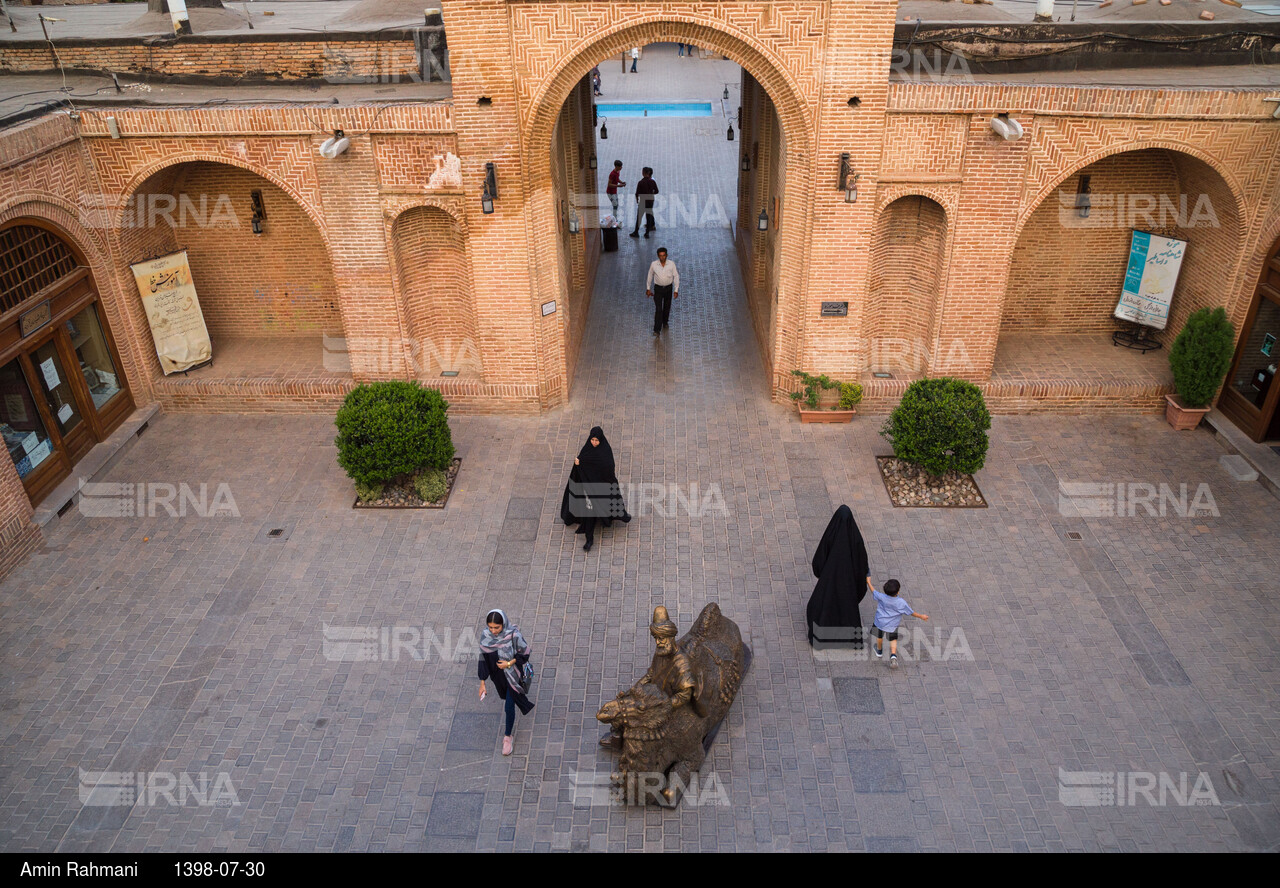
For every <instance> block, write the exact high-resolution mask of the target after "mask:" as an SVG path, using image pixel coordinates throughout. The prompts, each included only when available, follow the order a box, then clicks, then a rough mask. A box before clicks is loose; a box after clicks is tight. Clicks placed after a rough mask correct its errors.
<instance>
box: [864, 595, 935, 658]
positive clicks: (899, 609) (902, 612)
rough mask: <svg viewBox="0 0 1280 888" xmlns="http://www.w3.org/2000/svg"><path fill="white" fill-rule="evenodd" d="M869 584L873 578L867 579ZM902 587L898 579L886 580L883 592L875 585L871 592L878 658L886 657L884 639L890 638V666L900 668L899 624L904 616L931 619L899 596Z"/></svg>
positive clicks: (872, 628) (873, 631)
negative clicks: (873, 601) (913, 608)
mask: <svg viewBox="0 0 1280 888" xmlns="http://www.w3.org/2000/svg"><path fill="white" fill-rule="evenodd" d="M867 585H869V586H870V585H871V580H870V579H868V580H867ZM901 588H902V584H901V583H899V582H898V581H897V580H886V581H885V584H884V591H883V592H881V591H879V590H878V589H876V587H875V586H871V594H872V596H874V597H875V600H876V619H875V622H874V623H873V624H872V625H871V631H872V633H874V634H875V636H876V659H877V660H879V659H882V658H883V657H884V640H885V638H886V637H888V639H889V668H891V669H897V668H898V625H899V624H900V623H901V622H902V618H903V617H917V618H919V619H921V620H927V619H929V617H928V615H927V614H918V613H916V612H915V611H914V610H912V609H911V605H909V604H907V602H906V601H904V600H903V599H901V598H899V597H898V590H899V589H901Z"/></svg>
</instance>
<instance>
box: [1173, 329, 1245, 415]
mask: <svg viewBox="0 0 1280 888" xmlns="http://www.w3.org/2000/svg"><path fill="white" fill-rule="evenodd" d="M1235 335H1236V334H1235V328H1233V327H1232V326H1231V322H1230V321H1229V320H1227V313H1226V311H1225V310H1223V309H1222V308H1202V309H1200V310H1199V311H1196V312H1194V313H1192V315H1191V317H1189V318H1187V323H1186V324H1185V325H1184V326H1183V328H1182V332H1181V333H1179V334H1178V338H1177V339H1175V340H1174V341H1173V348H1171V349H1169V367H1170V368H1171V369H1172V370H1173V386H1174V388H1176V389H1177V390H1178V397H1179V398H1181V399H1182V405H1183V406H1184V407H1195V408H1199V407H1208V406H1209V402H1210V401H1212V400H1213V396H1214V394H1215V393H1216V392H1217V391H1218V386H1219V385H1221V384H1222V377H1223V376H1225V375H1226V373H1227V368H1229V367H1230V366H1231V355H1232V352H1233V351H1234V349H1233V348H1232V342H1233V341H1234V340H1235Z"/></svg>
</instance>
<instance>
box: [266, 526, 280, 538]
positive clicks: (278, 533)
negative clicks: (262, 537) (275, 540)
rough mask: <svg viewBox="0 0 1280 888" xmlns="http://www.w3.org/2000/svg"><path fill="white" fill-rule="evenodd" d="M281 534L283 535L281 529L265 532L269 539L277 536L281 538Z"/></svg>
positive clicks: (276, 528)
mask: <svg viewBox="0 0 1280 888" xmlns="http://www.w3.org/2000/svg"><path fill="white" fill-rule="evenodd" d="M283 534H284V528H283V527H273V528H271V529H270V530H269V531H267V536H269V537H278V536H282V535H283Z"/></svg>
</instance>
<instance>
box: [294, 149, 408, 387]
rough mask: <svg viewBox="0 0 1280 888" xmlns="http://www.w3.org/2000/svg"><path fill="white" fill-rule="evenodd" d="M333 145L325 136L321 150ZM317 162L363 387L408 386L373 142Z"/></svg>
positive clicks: (354, 363)
mask: <svg viewBox="0 0 1280 888" xmlns="http://www.w3.org/2000/svg"><path fill="white" fill-rule="evenodd" d="M325 138H327V137H326V136H319V135H317V136H316V137H314V139H313V141H314V143H315V146H314V147H316V148H317V149H318V148H319V146H320V144H321V143H322V142H323V141H324V139H325ZM312 156H313V158H314V159H313V160H312V162H313V163H314V164H315V165H316V179H317V181H318V183H319V186H320V195H321V201H322V203H323V205H322V207H321V210H322V212H323V214H324V220H325V229H326V232H327V233H328V239H329V251H330V254H331V255H330V257H329V258H330V262H331V263H332V265H333V281H334V285H335V286H336V287H337V291H338V300H339V306H340V309H341V312H342V326H343V332H344V335H345V336H346V338H347V349H348V354H349V356H350V359H351V374H352V375H353V376H354V377H355V379H356V381H357V382H366V381H370V380H376V379H407V378H409V377H410V376H411V375H412V374H411V371H410V369H409V368H408V366H407V362H406V361H405V354H404V342H405V339H406V337H407V336H408V332H407V331H406V330H404V329H402V324H401V318H400V306H399V305H398V304H397V300H396V297H395V288H394V286H393V285H392V282H391V262H392V258H391V254H390V247H389V245H388V243H387V238H386V231H385V226H384V225H383V223H382V203H381V201H380V200H379V197H378V170H377V165H376V163H375V162H374V157H373V140H372V138H371V137H370V136H369V135H363V136H354V137H352V138H351V147H350V148H348V149H347V150H346V151H345V152H344V153H342V154H340V155H339V156H338V157H335V158H334V159H332V160H326V159H325V158H323V157H321V156H320V154H319V152H318V151H317V152H316V153H315V154H314V155H312Z"/></svg>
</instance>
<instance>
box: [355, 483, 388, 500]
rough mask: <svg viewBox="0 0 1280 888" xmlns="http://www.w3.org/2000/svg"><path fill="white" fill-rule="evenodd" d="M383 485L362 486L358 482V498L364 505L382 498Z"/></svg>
mask: <svg viewBox="0 0 1280 888" xmlns="http://www.w3.org/2000/svg"><path fill="white" fill-rule="evenodd" d="M382 489H383V488H382V485H381V484H361V483H360V482H359V481H357V482H356V496H357V497H359V499H360V502H362V503H371V502H373V501H374V500H376V499H378V498H379V497H381V496H382Z"/></svg>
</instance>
